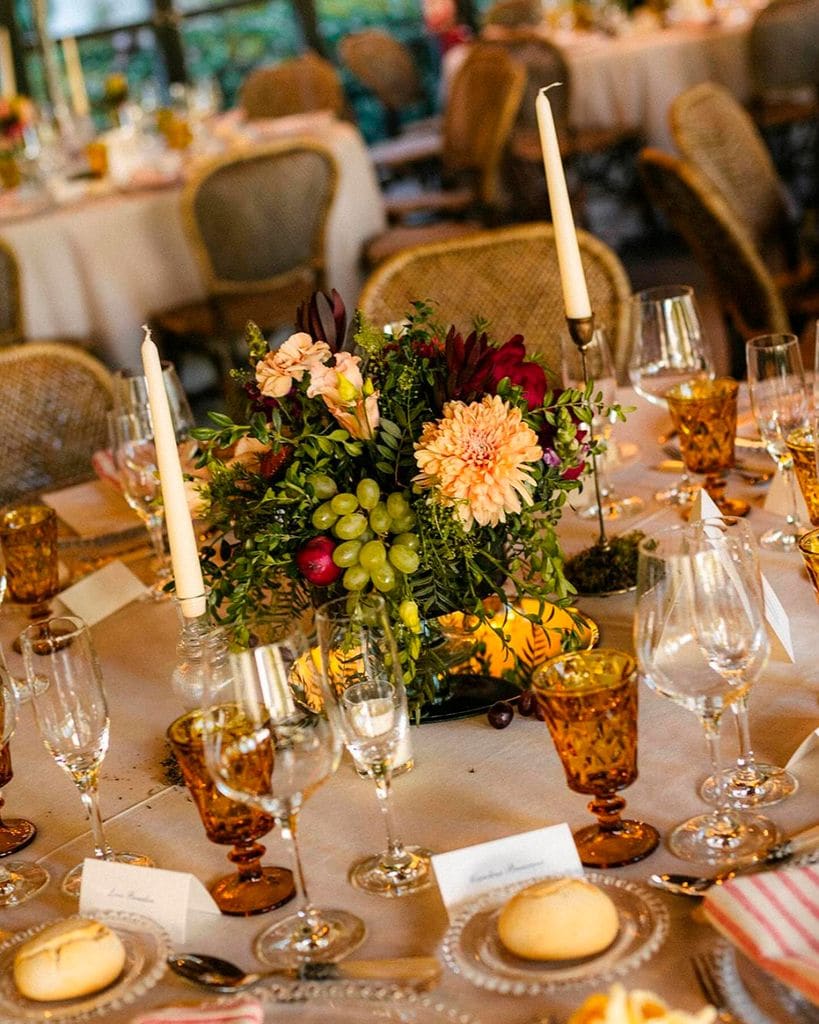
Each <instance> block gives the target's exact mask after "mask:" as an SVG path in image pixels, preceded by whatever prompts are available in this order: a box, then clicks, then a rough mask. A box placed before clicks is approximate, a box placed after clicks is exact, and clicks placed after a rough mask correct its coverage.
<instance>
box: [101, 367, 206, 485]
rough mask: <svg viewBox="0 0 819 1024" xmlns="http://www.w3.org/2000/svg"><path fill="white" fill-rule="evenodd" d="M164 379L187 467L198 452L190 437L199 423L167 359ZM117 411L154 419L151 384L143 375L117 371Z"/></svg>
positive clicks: (180, 452) (115, 387) (183, 461)
mask: <svg viewBox="0 0 819 1024" xmlns="http://www.w3.org/2000/svg"><path fill="white" fill-rule="evenodd" d="M162 380H163V382H164V384H165V393H166V394H167V396H168V405H169V407H170V410H171V422H172V423H173V429H174V434H175V435H176V441H177V444H178V445H179V457H180V459H181V460H182V466H183V468H184V467H185V466H186V465H187V464H189V463H190V462H191V461H192V459H193V455H194V453H195V452H196V448H197V442H196V441H194V440H193V439H192V438H191V437H190V432H191V430H193V428H194V427H195V426H196V420H195V419H194V416H193V412H192V411H191V407H190V403H189V402H188V396H187V395H186V394H185V389H184V388H183V387H182V381H181V380H180V379H179V374H178V373H177V372H176V367H175V366H174V364H173V363H171V362H169V361H168V360H167V359H163V360H162ZM114 411H115V412H130V413H134V414H135V415H137V416H140V415H143V414H144V415H146V416H148V418H149V419H150V415H151V407H150V404H149V402H148V382H147V380H146V378H145V376H144V375H143V374H141V373H135V372H133V371H131V370H117V371H116V372H115V373H114Z"/></svg>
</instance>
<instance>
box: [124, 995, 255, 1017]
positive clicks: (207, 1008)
mask: <svg viewBox="0 0 819 1024" xmlns="http://www.w3.org/2000/svg"><path fill="white" fill-rule="evenodd" d="M263 1022H264V1012H263V1010H262V1004H261V1003H260V1002H259V1000H258V999H254V998H252V997H251V996H246V997H244V998H241V999H235V1000H231V1001H229V1002H219V1003H214V1002H210V1003H199V1004H192V1003H189V1004H188V1005H179V1006H166V1007H164V1008H162V1009H159V1010H149V1011H148V1012H147V1013H143V1014H141V1015H140V1016H139V1017H134V1018H133V1020H132V1021H131V1024H263Z"/></svg>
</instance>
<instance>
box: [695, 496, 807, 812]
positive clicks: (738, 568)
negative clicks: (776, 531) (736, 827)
mask: <svg viewBox="0 0 819 1024" xmlns="http://www.w3.org/2000/svg"><path fill="white" fill-rule="evenodd" d="M691 530H692V531H693V532H694V534H695V536H696V537H697V540H698V542H701V543H704V544H706V545H707V546H708V547H709V548H711V549H713V550H714V551H716V552H718V554H719V556H720V558H721V559H723V561H724V564H725V566H726V568H727V569H728V571H730V572H731V573H732V574H736V577H737V579H738V580H741V582H742V586H743V590H744V593H745V595H746V596H747V600H748V601H752V602H754V604H755V610H754V615H755V617H757V616H760V615H761V616H762V617H763V619H764V615H765V602H764V598H763V595H762V577H761V575H760V571H759V557H758V553H757V545H756V541H755V540H754V535H753V532H752V531H751V528H750V526H749V525H748V524H747V523H746V522H745V521H744V520H743V519H738V518H736V517H735V516H722V517H721V518H708V519H703V520H700V521H699V522H696V523H691ZM748 619H749V616H745V617H744V618H741V619H740V622H739V629H738V631H737V632H736V634H735V637H734V639H736V640H740V639H741V629H742V628H743V627H746V628H747V622H748ZM768 646H769V645H768V644H767V636H766V651H765V657H764V659H761V660H759V659H758V660H757V661H756V662H755V663H754V665H753V671H755V672H756V675H757V676H758V675H760V674H761V672H762V670H763V668H764V667H765V662H766V661H767V657H768ZM714 664H715V666H716V668H717V671H718V672H725V673H729V674H731V673H736V672H737V671H740V670H741V671H745V672H748V671H750V670H751V668H750V667H745V668H740V669H737V667H736V666H733V665H730V664H728V663H727V662H726V661H725V659H721V660H720V659H717V660H715V661H714ZM732 707H733V710H734V714H735V715H736V723H737V732H738V734H739V749H740V754H739V757H738V759H737V763H736V765H735V766H734V767H733V768H728V769H727V770H725V771H724V773H723V774H724V776H725V785H726V786H727V792H728V800H729V802H730V803H731V805H732V806H733V807H740V808H746V807H760V806H763V805H767V804H774V803H778V802H779V801H780V800H784V799H785V797H787V796H790V795H791V794H792V793H795V792H796V789H797V787H798V785H799V783H798V781H797V779H796V778H795V777H794V776H793V775H791V773H790V772H789V771H788V770H787V769H786V768H780V767H778V766H777V765H772V764H763V763H758V762H757V760H756V758H755V756H754V751H753V747H752V746H751V732H750V727H749V724H748V694H747V693H745V694H744V695H743V696H740V697H739V698H738V699H737V700H736V701H735V702H734V703H733V705H732ZM714 786H715V780H714V779H713V777H712V778H709V779H706V780H705V782H704V783H703V785H702V789H701V790H700V792H701V794H702V796H703V798H704V799H705V800H711V799H713V796H714Z"/></svg>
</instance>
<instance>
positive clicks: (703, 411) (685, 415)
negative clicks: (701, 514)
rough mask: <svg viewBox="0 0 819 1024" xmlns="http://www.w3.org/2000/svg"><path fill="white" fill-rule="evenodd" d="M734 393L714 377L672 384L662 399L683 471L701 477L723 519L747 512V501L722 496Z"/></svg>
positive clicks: (733, 426)
mask: <svg viewBox="0 0 819 1024" xmlns="http://www.w3.org/2000/svg"><path fill="white" fill-rule="evenodd" d="M738 393H739V384H738V383H737V382H736V381H735V380H731V379H730V378H728V377H718V378H717V379H716V380H690V381H685V382H683V383H682V384H675V385H674V387H672V388H669V390H668V391H667V392H666V395H665V397H666V401H667V402H668V411H669V412H670V413H671V419H672V421H673V423H674V428H675V429H676V431H677V433H678V434H679V437H680V451H681V452H682V458H683V462H684V463H685V468H686V469H687V470H688V472H689V473H704V474H705V485H704V486H705V490H706V491H707V492H708V494H709V495H710V497H711V498H712V499H713V500H714V503H715V504H716V506H717V507H718V508H719V510H720V512H721V513H722V514H723V515H726V516H744V515H747V514H748V512H749V510H750V505H749V504H748V502H747V501H744V500H743V499H742V498H728V497H726V495H725V474H726V473H727V471H728V470H729V469H730V468H731V467H732V466H733V464H734V440H735V438H736V433H737V395H738Z"/></svg>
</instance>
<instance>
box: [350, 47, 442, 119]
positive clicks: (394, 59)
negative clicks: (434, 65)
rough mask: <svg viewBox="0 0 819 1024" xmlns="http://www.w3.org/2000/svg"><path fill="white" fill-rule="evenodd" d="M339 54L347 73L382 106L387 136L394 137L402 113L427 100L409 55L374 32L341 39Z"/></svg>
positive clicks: (407, 51)
mask: <svg viewBox="0 0 819 1024" xmlns="http://www.w3.org/2000/svg"><path fill="white" fill-rule="evenodd" d="M338 53H339V56H340V58H341V60H342V62H343V64H344V65H345V67H346V68H347V70H348V71H349V72H350V73H351V74H352V75H353V76H354V77H355V78H357V79H358V81H359V82H361V83H362V85H364V86H366V87H367V88H368V89H370V90H371V91H372V92H373V93H375V95H376V97H377V98H378V100H379V101H380V102H381V103H382V104H383V106H384V108H385V111H386V115H387V131H388V134H389V135H397V134H398V130H399V127H400V114H401V111H402V110H404V109H405V108H407V107H411V106H412V105H413V104H417V103H422V102H423V101H424V100H425V98H426V97H425V93H424V87H423V85H422V83H421V76H420V75H419V74H418V67H417V64H416V62H415V59H414V58H413V56H412V53H411V52H410V51H409V49H408V48H407V47H406V46H405V45H404V44H403V43H402V42H400V41H399V40H398V39H396V38H395V37H394V36H391V35H390V34H389V33H388V32H384V31H382V30H381V29H375V28H372V29H363V30H362V31H361V32H352V33H350V35H347V36H344V38H343V39H342V40H341V42H340V43H339V44H338Z"/></svg>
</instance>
